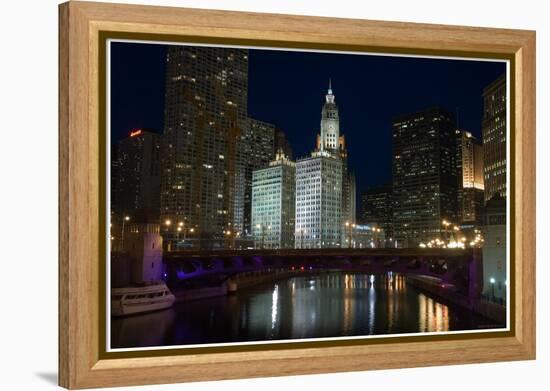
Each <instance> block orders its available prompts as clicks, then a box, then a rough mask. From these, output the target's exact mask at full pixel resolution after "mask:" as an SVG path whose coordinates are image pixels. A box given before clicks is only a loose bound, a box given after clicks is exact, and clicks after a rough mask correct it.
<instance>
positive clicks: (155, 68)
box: [111, 43, 506, 191]
mask: <svg viewBox="0 0 550 391" xmlns="http://www.w3.org/2000/svg"><path fill="white" fill-rule="evenodd" d="M165 50H166V49H165V46H163V45H152V44H130V43H113V44H112V47H111V64H112V68H111V80H112V82H111V105H112V106H111V121H112V122H111V129H112V143H113V144H116V142H117V141H118V140H119V139H121V138H123V137H126V136H127V135H128V132H129V131H130V130H131V129H134V128H149V129H154V130H157V131H159V132H162V129H163V119H164V118H163V115H164V114H163V113H164V108H163V106H164V67H165V64H164V61H165ZM505 70H506V66H505V64H504V63H496V62H482V61H460V60H439V59H423V58H406V57H386V56H367V55H347V54H326V53H311V52H289V51H270V50H250V55H249V91H248V111H249V114H250V115H251V116H252V117H254V118H256V119H259V120H262V121H267V122H270V123H273V124H275V125H276V126H277V127H279V128H281V129H283V130H284V131H285V133H286V135H287V138H288V139H289V141H290V143H291V145H292V148H293V149H294V154H295V156H297V157H301V156H305V155H307V154H309V152H310V151H311V150H312V149H313V148H314V147H315V137H316V135H317V133H318V132H319V122H320V115H321V108H322V105H323V103H324V95H325V93H326V90H327V87H328V79H329V78H331V79H332V88H333V92H334V95H335V96H336V103H337V104H338V107H339V109H340V131H341V132H342V133H343V134H344V135H345V136H346V142H347V145H348V151H349V164H350V167H351V169H352V170H353V171H354V172H355V174H356V177H357V186H358V190H360V191H364V190H365V189H366V188H368V187H371V186H376V185H381V184H384V183H389V182H390V181H391V121H392V118H394V117H395V116H397V115H401V114H406V113H409V112H414V111H416V110H421V109H423V108H426V107H429V106H434V105H440V106H442V107H444V108H446V109H447V110H449V111H451V112H456V111H457V110H458V113H459V117H458V118H459V121H458V122H459V127H460V128H462V129H466V130H469V131H471V132H472V133H473V134H474V135H476V136H478V137H480V136H481V117H482V109H483V101H482V97H481V93H482V91H483V88H484V87H485V86H487V85H488V84H490V83H491V82H492V81H493V80H495V79H496V78H497V77H498V76H499V75H501V74H502V73H504V72H505Z"/></svg>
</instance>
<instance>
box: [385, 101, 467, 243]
mask: <svg viewBox="0 0 550 391" xmlns="http://www.w3.org/2000/svg"><path fill="white" fill-rule="evenodd" d="M455 129H456V125H455V120H454V117H453V116H452V114H450V113H448V112H446V111H444V110H442V109H440V108H431V109H428V110H424V111H420V112H417V113H412V114H408V115H404V116H401V117H398V118H396V119H395V120H394V122H393V225H394V226H393V229H394V236H395V240H396V241H397V246H399V247H416V246H418V244H419V243H420V242H424V241H429V240H431V239H434V238H437V237H439V236H440V233H441V223H442V220H444V219H448V220H451V221H455V218H456V203H457V194H456V191H457V178H456V171H457V170H456V137H455Z"/></svg>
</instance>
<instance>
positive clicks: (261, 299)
mask: <svg viewBox="0 0 550 391" xmlns="http://www.w3.org/2000/svg"><path fill="white" fill-rule="evenodd" d="M486 324H490V321H488V320H485V319H483V318H480V317H478V316H475V315H473V314H471V313H469V312H468V311H465V310H463V309H460V308H455V307H453V308H451V307H449V306H447V305H445V304H442V303H440V302H438V301H437V300H436V299H434V298H431V297H429V296H427V295H425V294H424V293H421V292H419V291H417V290H416V289H414V288H412V287H410V286H408V285H407V284H406V279H405V277H404V276H401V275H396V274H392V273H388V274H386V275H377V276H374V275H367V274H347V273H336V272H335V273H326V274H320V275H306V276H300V277H293V278H289V279H286V280H280V281H275V282H273V283H271V284H267V285H262V286H258V287H255V288H251V289H247V290H243V291H241V292H238V294H237V295H235V296H225V297H217V298H211V299H204V300H197V301H192V302H187V303H181V304H177V305H176V306H174V307H173V308H171V309H168V310H164V311H160V312H154V313H150V314H144V315H136V316H131V317H126V318H115V319H113V320H112V327H111V329H112V334H111V338H112V347H113V348H117V347H118V348H121V347H140V346H162V345H187V344H201V343H221V342H240V341H260V340H278V339H295V338H322V337H338V336H352V335H380V334H391V333H415V332H432V331H448V330H468V329H477V328H478V327H479V326H483V325H486Z"/></svg>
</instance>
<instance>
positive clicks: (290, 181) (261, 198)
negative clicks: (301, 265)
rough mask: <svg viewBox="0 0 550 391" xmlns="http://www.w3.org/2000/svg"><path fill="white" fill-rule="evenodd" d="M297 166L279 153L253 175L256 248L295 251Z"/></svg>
mask: <svg viewBox="0 0 550 391" xmlns="http://www.w3.org/2000/svg"><path fill="white" fill-rule="evenodd" d="M295 189H296V164H295V163H294V162H292V161H291V160H289V159H288V158H287V157H286V156H285V154H284V152H283V151H282V150H280V151H279V152H278V153H277V156H276V158H275V160H273V161H272V162H270V163H269V167H266V168H261V169H257V170H255V171H254V172H253V175H252V197H251V201H252V214H251V217H252V221H251V223H252V235H253V237H254V247H255V248H275V249H284V248H294V224H295V215H296V213H295V210H296V190H295Z"/></svg>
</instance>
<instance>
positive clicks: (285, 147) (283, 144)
mask: <svg viewBox="0 0 550 391" xmlns="http://www.w3.org/2000/svg"><path fill="white" fill-rule="evenodd" d="M280 150H282V151H283V153H284V154H285V156H286V157H287V158H288V159H289V160H292V159H293V156H294V154H293V151H292V147H291V146H290V143H289V142H288V140H287V138H286V134H285V132H283V131H282V130H281V129H275V142H274V145H273V154H274V155H276V154H277V153H278V152H279V151H280Z"/></svg>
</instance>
